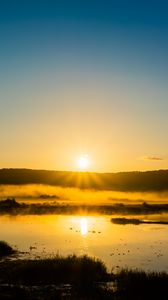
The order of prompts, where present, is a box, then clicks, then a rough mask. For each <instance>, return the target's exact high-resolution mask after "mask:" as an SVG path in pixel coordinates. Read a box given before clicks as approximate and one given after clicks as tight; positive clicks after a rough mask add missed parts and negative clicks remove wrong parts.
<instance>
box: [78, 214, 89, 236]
mask: <svg viewBox="0 0 168 300" xmlns="http://www.w3.org/2000/svg"><path fill="white" fill-rule="evenodd" d="M80 231H81V234H82V235H86V234H87V233H88V221H87V219H86V218H84V217H83V218H81V219H80Z"/></svg>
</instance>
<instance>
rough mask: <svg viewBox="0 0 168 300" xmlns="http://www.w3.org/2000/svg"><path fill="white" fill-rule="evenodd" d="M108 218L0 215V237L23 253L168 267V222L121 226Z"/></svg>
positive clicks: (113, 266) (111, 264)
mask: <svg viewBox="0 0 168 300" xmlns="http://www.w3.org/2000/svg"><path fill="white" fill-rule="evenodd" d="M163 217H165V218H167V216H162V218H163ZM110 218H111V217H110V216H105V215H96V216H77V215H73V216H72V215H70V216H67V215H66V216H65V215H48V216H46V215H44V216H0V239H1V240H5V241H7V242H9V243H10V244H11V245H13V246H16V247H18V249H19V250H21V251H24V252H28V253H27V254H22V256H23V257H25V256H26V257H39V256H43V257H45V256H48V255H53V254H61V255H67V254H77V255H81V254H88V255H90V256H95V257H98V258H100V259H102V260H103V261H104V262H105V263H106V265H107V266H108V268H109V270H111V269H113V270H117V269H119V268H120V267H129V268H130V267H131V268H141V269H142V268H143V269H145V270H157V271H168V225H154V224H153V225H152V224H151V225H147V224H142V225H138V226H135V225H125V226H123V225H115V224H112V223H111V222H110ZM31 247H33V248H31Z"/></svg>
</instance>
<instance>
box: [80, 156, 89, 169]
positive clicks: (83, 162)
mask: <svg viewBox="0 0 168 300" xmlns="http://www.w3.org/2000/svg"><path fill="white" fill-rule="evenodd" d="M77 166H78V168H79V169H80V170H83V171H86V170H87V169H88V168H89V166H90V159H89V156H88V155H87V154H82V155H81V156H80V157H79V158H78V159H77Z"/></svg>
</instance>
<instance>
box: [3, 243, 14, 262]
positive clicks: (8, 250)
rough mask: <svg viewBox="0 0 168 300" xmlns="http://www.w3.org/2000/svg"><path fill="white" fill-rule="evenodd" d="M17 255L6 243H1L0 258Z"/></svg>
mask: <svg viewBox="0 0 168 300" xmlns="http://www.w3.org/2000/svg"><path fill="white" fill-rule="evenodd" d="M14 253H16V250H14V249H13V248H12V247H11V246H10V245H8V244H7V243H6V242H4V241H0V258H2V257H4V256H8V255H11V254H14Z"/></svg>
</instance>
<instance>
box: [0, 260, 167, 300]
mask: <svg viewBox="0 0 168 300" xmlns="http://www.w3.org/2000/svg"><path fill="white" fill-rule="evenodd" d="M0 299H8V300H12V299H13V300H15V299H17V300H18V299H25V300H30V299H31V300H32V299H34V300H54V299H74V300H77V299H78V300H94V299H95V300H100V299H101V300H104V299H106V300H110V299H111V300H149V299H152V300H156V299H157V300H158V299H159V300H167V299H168V274H167V273H154V272H153V273H146V272H144V271H140V270H126V269H123V270H120V271H119V272H118V273H117V274H112V273H108V272H107V269H106V266H105V265H104V263H103V262H102V261H100V260H97V259H95V258H90V257H88V256H79V257H78V256H75V255H73V256H68V257H61V256H56V257H53V258H49V259H38V260H15V261H4V262H1V263H0Z"/></svg>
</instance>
